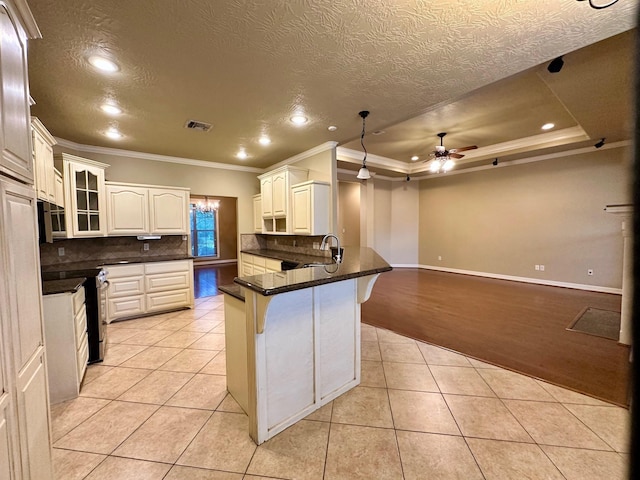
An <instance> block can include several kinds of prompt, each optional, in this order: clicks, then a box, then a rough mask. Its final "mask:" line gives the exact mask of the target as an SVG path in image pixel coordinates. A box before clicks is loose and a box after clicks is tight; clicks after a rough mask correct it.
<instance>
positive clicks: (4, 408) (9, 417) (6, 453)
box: [0, 392, 17, 480]
mask: <svg viewBox="0 0 640 480" xmlns="http://www.w3.org/2000/svg"><path fill="white" fill-rule="evenodd" d="M11 405H12V403H11V396H10V395H9V394H8V393H7V392H1V393H0V478H3V479H4V478H6V479H8V480H12V479H15V478H17V476H16V475H14V471H15V470H14V468H15V467H14V462H13V454H12V447H13V445H12V438H14V436H15V432H14V426H13V423H14V417H13V409H12V408H11Z"/></svg>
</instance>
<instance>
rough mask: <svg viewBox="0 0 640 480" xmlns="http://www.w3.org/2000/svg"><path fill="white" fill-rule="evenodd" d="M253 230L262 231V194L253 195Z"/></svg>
mask: <svg viewBox="0 0 640 480" xmlns="http://www.w3.org/2000/svg"><path fill="white" fill-rule="evenodd" d="M253 231H254V232H256V233H260V232H262V196H261V195H254V196H253Z"/></svg>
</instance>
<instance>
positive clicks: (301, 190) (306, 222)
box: [291, 185, 311, 235]
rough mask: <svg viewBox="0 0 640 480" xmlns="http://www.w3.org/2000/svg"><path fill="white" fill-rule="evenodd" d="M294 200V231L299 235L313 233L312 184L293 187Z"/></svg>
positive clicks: (292, 196)
mask: <svg viewBox="0 0 640 480" xmlns="http://www.w3.org/2000/svg"><path fill="white" fill-rule="evenodd" d="M291 198H292V200H293V205H292V207H293V208H292V210H293V212H292V213H293V222H292V226H291V228H292V232H293V233H295V234H298V235H308V234H310V233H311V185H306V186H304V187H294V188H292V189H291Z"/></svg>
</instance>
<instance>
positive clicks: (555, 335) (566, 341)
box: [362, 269, 630, 405]
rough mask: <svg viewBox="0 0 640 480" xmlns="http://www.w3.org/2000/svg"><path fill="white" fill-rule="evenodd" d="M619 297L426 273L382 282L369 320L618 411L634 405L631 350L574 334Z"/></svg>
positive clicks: (366, 315) (402, 273) (390, 276)
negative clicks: (583, 320)
mask: <svg viewBox="0 0 640 480" xmlns="http://www.w3.org/2000/svg"><path fill="white" fill-rule="evenodd" d="M585 307H595V308H600V309H604V310H614V311H618V312H619V311H620V307H621V297H620V296H619V295H613V294H605V293H596V292H587V291H582V290H574V289H568V288H560V287H550V286H543V285H533V284H526V283H520V282H511V281H505V280H496V279H489V278H482V277H474V276H469V275H460V274H452V273H444V272H436V271H429V270H421V269H394V270H393V271H392V272H387V273H384V274H382V275H381V276H380V278H379V279H378V281H377V283H376V285H375V287H374V289H373V292H372V295H371V298H370V299H369V301H367V302H366V303H364V304H363V306H362V321H363V322H365V323H367V324H370V325H374V326H377V327H382V328H386V329H389V330H392V331H394V332H397V333H400V334H402V335H406V336H409V337H412V338H414V339H417V340H421V341H424V342H428V343H431V344H434V345H439V346H442V347H445V348H448V349H451V350H454V351H456V352H460V353H462V354H464V355H467V356H471V357H474V358H477V359H479V360H483V361H486V362H489V363H492V364H495V365H499V366H502V367H505V368H508V369H510V370H514V371H517V372H521V373H525V374H527V375H530V376H533V377H536V378H539V379H543V380H546V381H549V382H551V383H554V384H557V385H560V386H564V387H567V388H570V389H572V390H575V391H577V392H582V393H586V394H587V395H590V396H593V397H596V398H600V399H603V400H606V401H609V402H613V403H616V404H618V405H628V395H629V380H630V364H629V347H627V346H623V345H620V344H618V343H617V342H616V341H614V340H609V339H606V338H602V337H597V336H593V335H588V334H584V333H579V332H574V331H569V330H567V327H568V326H569V325H570V324H571V323H572V321H573V320H574V319H575V318H576V316H577V315H578V314H580V312H581V311H582V310H583V309H584V308H585Z"/></svg>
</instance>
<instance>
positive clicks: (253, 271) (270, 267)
mask: <svg viewBox="0 0 640 480" xmlns="http://www.w3.org/2000/svg"><path fill="white" fill-rule="evenodd" d="M240 258H241V259H242V266H241V269H240V271H241V272H242V275H241V276H243V277H250V276H251V275H261V274H263V273H275V272H280V271H281V270H282V260H276V259H275V258H267V257H261V256H259V255H251V254H249V253H242V254H241V257H240Z"/></svg>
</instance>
